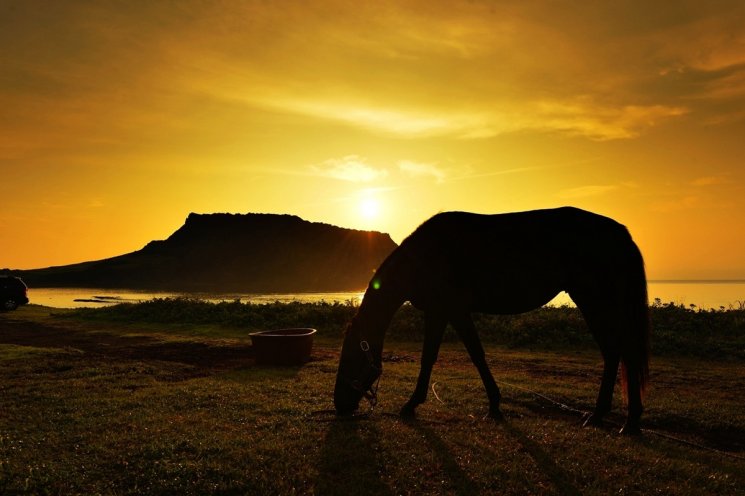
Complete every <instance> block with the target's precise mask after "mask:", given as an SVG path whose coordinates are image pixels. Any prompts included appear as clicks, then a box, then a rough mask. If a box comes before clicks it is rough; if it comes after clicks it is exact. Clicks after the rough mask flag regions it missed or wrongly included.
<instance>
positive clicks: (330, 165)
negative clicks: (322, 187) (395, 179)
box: [310, 155, 388, 183]
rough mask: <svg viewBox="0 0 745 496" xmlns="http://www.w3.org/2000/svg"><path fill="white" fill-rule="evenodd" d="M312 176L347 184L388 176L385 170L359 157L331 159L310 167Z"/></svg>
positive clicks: (348, 156) (349, 156) (350, 156)
mask: <svg viewBox="0 0 745 496" xmlns="http://www.w3.org/2000/svg"><path fill="white" fill-rule="evenodd" d="M310 170H311V172H312V173H313V174H315V175H318V176H322V177H329V178H332V179H338V180H340V181H349V182H355V183H358V182H371V181H375V180H378V179H382V178H384V177H386V176H387V175H388V171H387V170H385V169H379V168H375V167H373V166H371V165H369V164H368V163H367V160H366V159H365V158H364V157H360V156H359V155H347V156H345V157H342V158H332V159H329V160H326V161H324V162H323V163H321V164H316V165H311V166H310Z"/></svg>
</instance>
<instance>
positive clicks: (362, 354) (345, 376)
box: [334, 321, 383, 416]
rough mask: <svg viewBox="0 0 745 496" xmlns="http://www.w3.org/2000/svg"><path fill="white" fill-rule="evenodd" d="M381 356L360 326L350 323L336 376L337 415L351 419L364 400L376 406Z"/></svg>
mask: <svg viewBox="0 0 745 496" xmlns="http://www.w3.org/2000/svg"><path fill="white" fill-rule="evenodd" d="M380 355H381V350H373V349H372V348H371V346H370V343H369V342H368V341H367V340H366V339H364V337H363V335H362V333H361V330H360V329H359V325H355V322H354V321H353V322H352V324H350V325H349V327H348V328H347V333H346V337H345V338H344V345H343V347H342V352H341V359H340V360H339V372H338V373H337V376H336V387H335V388H334V406H335V407H336V414H337V415H339V416H347V415H352V414H353V413H354V412H355V411H356V410H357V409H358V408H359V404H360V401H361V400H362V398H363V397H364V398H366V399H367V400H368V401H369V402H370V406H371V407H374V406H375V404H376V403H377V399H378V398H377V389H378V387H377V382H378V379H379V378H380V374H381V373H382V372H383V370H382V365H381V360H380Z"/></svg>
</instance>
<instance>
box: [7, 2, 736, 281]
mask: <svg viewBox="0 0 745 496" xmlns="http://www.w3.org/2000/svg"><path fill="white" fill-rule="evenodd" d="M744 158H745V4H743V2H742V1H712V2H701V1H694V0H690V1H671V2H645V1H619V2H595V1H583V2H554V1H550V0H536V1H526V2H500V1H483V2H479V1H473V2H471V1H469V2H465V1H464V2H451V1H448V2H432V1H429V0H428V1H411V2H398V1H396V2H393V1H391V2H385V1H383V2H380V1H376V2H347V1H317V2H312V1H310V2H309V1H305V2H301V1H297V2H295V1H277V2H264V1H249V0H245V1H227V0H225V1H215V2H202V1H197V0H193V1H191V0H183V1H179V2H174V3H171V2H118V1H110V2H82V1H80V2H75V1H65V2H47V1H34V0H19V1H15V0H0V190H1V191H2V195H3V196H2V198H3V206H2V211H0V268H1V267H12V268H36V267H44V266H49V265H59V264H67V263H73V262H79V261H85V260H93V259H100V258H105V257H109V256H114V255H118V254H122V253H126V252H130V251H133V250H137V249H139V248H141V247H142V246H144V245H145V244H146V243H147V242H148V241H150V240H152V239H163V238H165V237H167V236H168V235H169V234H170V233H171V232H172V231H174V230H175V229H177V228H178V227H179V226H180V225H181V224H182V223H183V221H184V220H185V218H186V216H187V215H188V213H189V212H199V213H208V212H235V213H245V212H274V213H292V214H297V215H299V216H301V217H303V218H305V219H308V220H313V221H322V222H328V223H331V224H336V225H341V226H345V227H352V228H359V229H375V230H380V231H385V232H389V233H391V235H392V236H393V238H394V239H395V240H396V241H399V242H400V241H401V240H402V239H403V238H404V237H405V236H406V235H407V234H408V233H409V232H410V231H411V230H412V229H414V228H415V227H416V226H417V225H418V224H419V223H420V222H422V221H423V220H424V219H425V218H427V217H429V216H430V215H432V214H434V213H436V212H438V211H442V210H470V211H477V212H484V213H498V212H507V211H513V210H526V209H534V208H546V207H554V206H561V205H575V206H578V207H582V208H587V209H590V210H593V211H596V212H598V213H602V214H605V215H609V216H611V217H613V218H616V219H617V220H619V221H620V222H622V223H624V224H626V225H627V226H628V227H629V228H630V230H631V232H632V234H633V235H634V237H635V239H636V240H637V241H638V243H639V244H640V246H641V248H642V250H643V252H644V254H645V256H646V259H647V267H648V273H649V276H650V277H651V278H745V164H744V163H743V161H744Z"/></svg>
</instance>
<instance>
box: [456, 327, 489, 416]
mask: <svg viewBox="0 0 745 496" xmlns="http://www.w3.org/2000/svg"><path fill="white" fill-rule="evenodd" d="M450 323H451V324H452V325H453V327H454V328H455V331H456V332H457V333H458V336H459V337H460V339H461V341H463V344H464V345H465V347H466V350H467V351H468V354H469V356H470V357H471V361H472V362H473V364H474V365H475V366H476V369H478V371H479V375H480V376H481V380H482V381H483V383H484V388H485V389H486V395H487V396H488V398H489V417H491V418H495V419H501V418H502V413H501V412H500V411H499V402H500V400H501V398H502V395H501V394H500V392H499V387H498V386H497V383H496V382H495V381H494V377H493V376H492V374H491V371H490V370H489V365H488V364H487V363H486V355H485V353H484V348H483V346H481V340H480V339H479V336H478V334H477V333H476V327H474V325H473V319H471V315H470V314H468V313H464V314H459V315H455V316H453V317H451V318H450Z"/></svg>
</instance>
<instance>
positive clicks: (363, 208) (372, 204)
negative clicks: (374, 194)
mask: <svg viewBox="0 0 745 496" xmlns="http://www.w3.org/2000/svg"><path fill="white" fill-rule="evenodd" d="M359 208H360V215H361V216H362V217H363V218H364V219H366V220H373V219H376V218H377V217H378V216H379V215H380V202H378V200H376V199H375V198H363V199H362V200H361V201H360V206H359Z"/></svg>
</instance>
